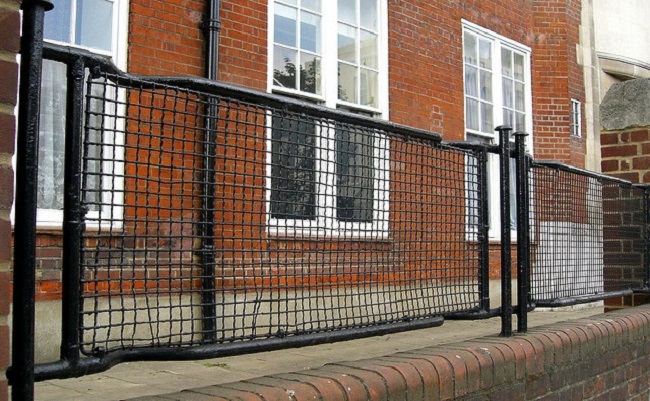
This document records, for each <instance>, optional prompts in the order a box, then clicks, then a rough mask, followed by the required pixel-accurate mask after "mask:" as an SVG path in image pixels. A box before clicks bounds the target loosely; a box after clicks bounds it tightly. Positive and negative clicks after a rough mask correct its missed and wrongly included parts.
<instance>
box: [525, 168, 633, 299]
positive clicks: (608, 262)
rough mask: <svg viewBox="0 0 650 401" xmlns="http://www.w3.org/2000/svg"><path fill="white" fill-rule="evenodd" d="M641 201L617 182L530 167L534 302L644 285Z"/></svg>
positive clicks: (564, 170)
mask: <svg viewBox="0 0 650 401" xmlns="http://www.w3.org/2000/svg"><path fill="white" fill-rule="evenodd" d="M643 196H644V192H643V190H642V189H639V188H637V187H634V186H632V185H631V184H629V183H625V182H622V181H620V180H615V179H608V178H607V177H605V176H596V175H588V174H584V173H581V172H580V171H578V170H577V169H566V168H563V167H562V165H559V164H557V163H549V164H542V163H537V164H533V168H532V174H531V204H530V205H531V210H532V213H531V215H530V226H531V239H532V241H531V263H532V268H531V278H532V297H533V300H534V302H536V303H537V304H538V305H541V304H547V303H548V304H553V303H554V302H559V303H561V302H565V301H566V300H568V299H571V298H576V297H589V296H602V297H607V295H608V294H610V295H614V293H616V292H618V291H622V290H631V289H638V288H642V287H643V278H644V275H643V249H644V229H643V228H644V226H645V220H644V213H643V207H644V206H643ZM562 300H564V301H562Z"/></svg>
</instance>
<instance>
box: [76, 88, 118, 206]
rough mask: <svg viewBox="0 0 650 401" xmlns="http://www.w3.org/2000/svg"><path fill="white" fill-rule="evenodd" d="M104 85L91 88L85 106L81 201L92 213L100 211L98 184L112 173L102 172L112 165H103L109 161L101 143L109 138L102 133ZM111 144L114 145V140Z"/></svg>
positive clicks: (103, 124) (100, 188)
mask: <svg viewBox="0 0 650 401" xmlns="http://www.w3.org/2000/svg"><path fill="white" fill-rule="evenodd" d="M106 84H107V83H106V82H105V80H102V82H101V83H100V84H98V85H93V86H92V89H91V90H92V95H93V96H92V97H91V98H90V99H88V104H87V106H86V107H87V108H88V111H89V112H90V115H89V116H88V122H87V124H88V125H87V137H86V139H85V142H86V143H85V149H84V151H85V154H84V159H85V160H84V162H85V164H86V172H87V174H88V175H87V176H86V187H85V188H84V189H85V191H84V194H83V198H84V199H83V201H84V203H85V204H86V205H87V206H88V208H89V209H90V210H92V211H99V210H100V209H101V207H100V206H101V202H102V186H101V185H100V182H101V181H102V178H104V179H105V178H106V173H112V169H111V171H104V170H103V168H106V166H107V165H109V164H112V163H105V160H109V159H110V156H108V154H107V153H108V149H106V148H107V147H106V146H105V143H104V142H103V141H104V140H106V139H107V137H108V136H110V134H109V133H108V132H106V131H104V128H105V126H106V125H108V123H107V121H105V118H104V117H105V116H106V110H105V107H106V104H105V103H104V100H103V98H104V96H105V93H104V90H105V87H106ZM102 137H104V138H102ZM111 142H113V143H114V140H113V141H111ZM104 152H106V153H104ZM104 189H106V188H104Z"/></svg>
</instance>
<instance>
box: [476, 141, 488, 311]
mask: <svg viewBox="0 0 650 401" xmlns="http://www.w3.org/2000/svg"><path fill="white" fill-rule="evenodd" d="M477 167H478V180H479V185H478V187H479V216H478V217H479V225H478V238H477V239H478V246H479V269H480V271H479V292H480V296H481V309H482V310H484V311H489V310H490V210H489V197H488V192H489V191H488V172H487V169H488V155H487V150H486V149H485V148H483V149H481V150H480V151H478V152H477Z"/></svg>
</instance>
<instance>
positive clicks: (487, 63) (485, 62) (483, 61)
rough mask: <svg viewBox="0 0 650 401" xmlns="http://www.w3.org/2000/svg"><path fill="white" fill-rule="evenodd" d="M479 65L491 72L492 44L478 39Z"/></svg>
mask: <svg viewBox="0 0 650 401" xmlns="http://www.w3.org/2000/svg"><path fill="white" fill-rule="evenodd" d="M478 50H479V51H478V55H479V65H480V66H481V67H483V68H487V69H488V70H492V44H491V43H490V42H488V41H486V40H483V39H479V48H478Z"/></svg>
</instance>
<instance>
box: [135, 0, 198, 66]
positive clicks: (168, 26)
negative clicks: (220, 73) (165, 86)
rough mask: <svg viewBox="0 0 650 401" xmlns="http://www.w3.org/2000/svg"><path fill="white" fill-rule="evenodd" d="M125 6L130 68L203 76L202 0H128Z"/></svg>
mask: <svg viewBox="0 0 650 401" xmlns="http://www.w3.org/2000/svg"><path fill="white" fill-rule="evenodd" d="M129 6H130V10H129V39H128V50H129V58H128V61H127V63H128V70H129V71H130V72H132V73H135V74H145V75H190V76H205V67H204V61H203V60H204V54H203V53H204V49H203V48H204V44H203V35H202V32H201V30H200V29H199V25H200V23H201V21H202V19H203V15H204V12H205V1H204V0H173V1H168V0H131V1H130V2H129Z"/></svg>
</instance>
